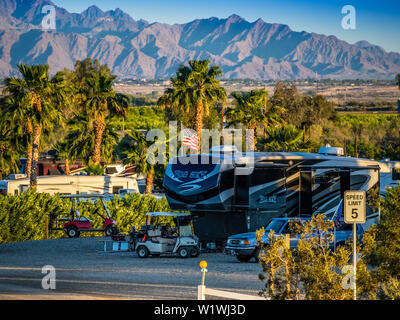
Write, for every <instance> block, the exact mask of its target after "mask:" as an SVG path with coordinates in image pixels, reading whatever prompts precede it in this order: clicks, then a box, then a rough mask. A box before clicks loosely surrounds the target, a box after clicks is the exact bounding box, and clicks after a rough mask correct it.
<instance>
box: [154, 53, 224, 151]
mask: <svg viewBox="0 0 400 320" xmlns="http://www.w3.org/2000/svg"><path fill="white" fill-rule="evenodd" d="M221 75H222V71H221V70H220V68H219V67H218V66H211V67H210V61H209V60H199V61H197V60H192V61H189V66H181V67H180V68H179V69H178V71H177V72H176V77H175V78H171V82H172V88H167V89H166V91H165V92H164V94H163V95H162V96H161V98H160V99H159V101H158V104H159V105H161V106H164V107H168V108H169V109H172V114H173V115H176V116H177V117H176V119H180V118H181V117H182V118H183V116H184V114H185V112H186V113H189V114H190V113H191V112H193V111H194V117H193V118H194V127H195V131H196V133H197V136H198V138H199V146H200V145H201V129H202V128H203V119H204V116H208V115H209V114H210V107H212V106H214V105H215V104H216V103H218V102H224V101H225V99H226V91H225V89H224V88H223V87H221V85H220V82H219V80H218V79H217V78H218V77H219V76H221ZM199 152H200V148H199Z"/></svg>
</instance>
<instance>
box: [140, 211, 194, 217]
mask: <svg viewBox="0 0 400 320" xmlns="http://www.w3.org/2000/svg"><path fill="white" fill-rule="evenodd" d="M146 215H147V216H150V217H158V216H167V217H188V216H190V213H185V212H149V213H147V214H146Z"/></svg>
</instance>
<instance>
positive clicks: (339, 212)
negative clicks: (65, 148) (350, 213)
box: [333, 199, 344, 228]
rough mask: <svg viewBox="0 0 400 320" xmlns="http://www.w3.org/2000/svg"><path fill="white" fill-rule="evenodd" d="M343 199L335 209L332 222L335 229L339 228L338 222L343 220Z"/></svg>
mask: <svg viewBox="0 0 400 320" xmlns="http://www.w3.org/2000/svg"><path fill="white" fill-rule="evenodd" d="M343 213H344V212H343V199H342V200H341V201H340V204H339V207H338V208H337V210H336V212H335V214H334V216H333V221H334V222H335V227H336V228H338V227H339V226H340V220H342V218H343V216H344V215H343Z"/></svg>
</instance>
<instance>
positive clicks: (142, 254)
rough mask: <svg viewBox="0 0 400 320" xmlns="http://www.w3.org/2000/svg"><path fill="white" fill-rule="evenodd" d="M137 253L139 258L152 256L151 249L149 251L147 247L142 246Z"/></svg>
mask: <svg viewBox="0 0 400 320" xmlns="http://www.w3.org/2000/svg"><path fill="white" fill-rule="evenodd" d="M136 253H137V255H138V256H139V258H147V257H148V256H149V254H150V252H149V249H147V248H146V247H145V246H140V247H139V248H137V250H136Z"/></svg>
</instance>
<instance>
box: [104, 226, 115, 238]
mask: <svg viewBox="0 0 400 320" xmlns="http://www.w3.org/2000/svg"><path fill="white" fill-rule="evenodd" d="M104 232H105V233H106V236H108V237H110V236H113V235H116V234H118V228H117V227H116V226H114V225H108V226H107V227H106V229H105V230H104Z"/></svg>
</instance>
